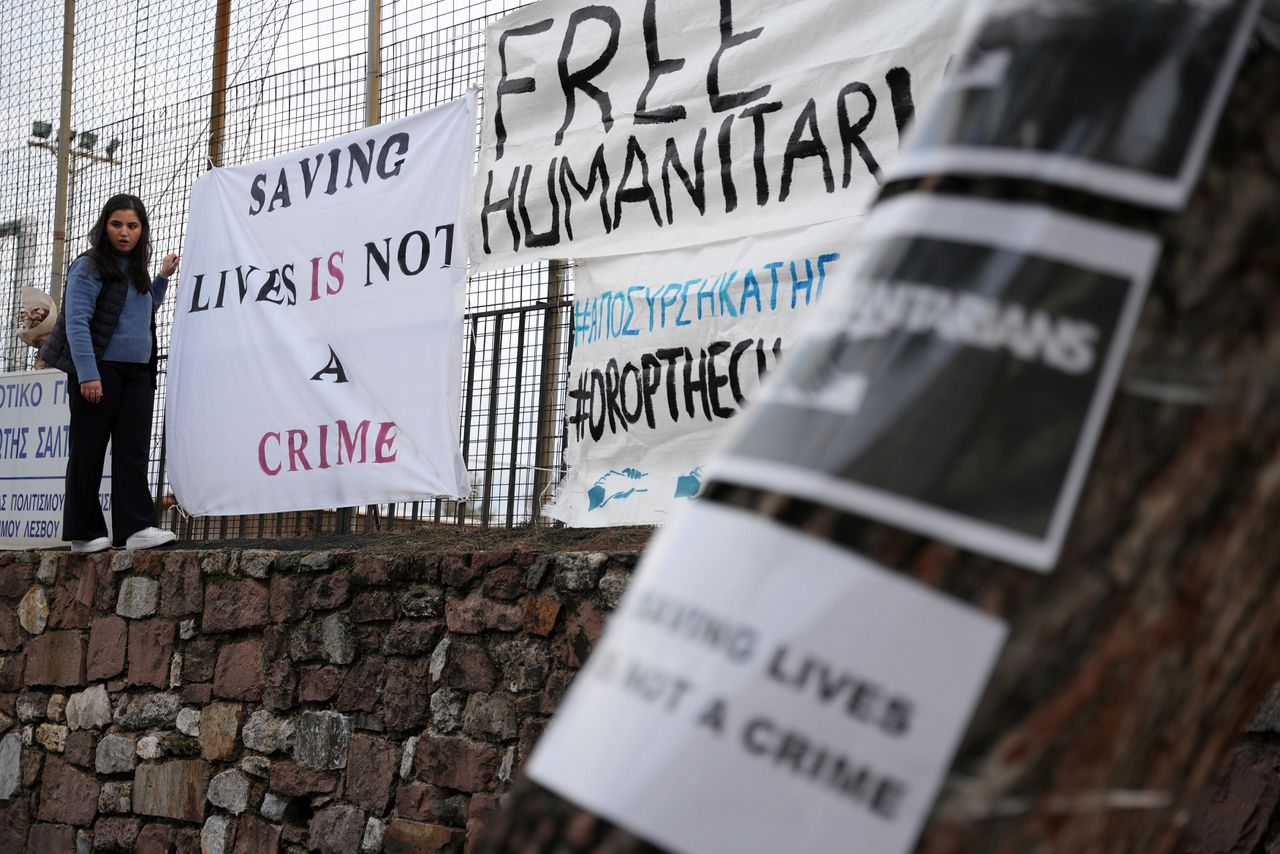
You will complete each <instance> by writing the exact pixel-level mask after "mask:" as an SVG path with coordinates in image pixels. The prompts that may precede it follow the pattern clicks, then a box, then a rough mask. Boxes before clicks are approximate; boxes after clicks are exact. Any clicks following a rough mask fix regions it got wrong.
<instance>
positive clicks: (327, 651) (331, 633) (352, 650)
mask: <svg viewBox="0 0 1280 854" xmlns="http://www.w3.org/2000/svg"><path fill="white" fill-rule="evenodd" d="M318 630H319V641H320V654H321V655H322V656H323V657H324V660H325V661H328V662H329V663H330V664H350V663H351V662H352V661H354V660H355V657H356V645H355V638H354V636H353V635H352V632H351V621H350V620H349V619H347V615H346V614H330V615H329V616H327V617H325V618H324V619H323V620H321V621H320V623H319V626H318Z"/></svg>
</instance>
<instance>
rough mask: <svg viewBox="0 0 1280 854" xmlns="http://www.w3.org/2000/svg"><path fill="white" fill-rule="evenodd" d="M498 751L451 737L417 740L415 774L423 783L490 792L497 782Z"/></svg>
mask: <svg viewBox="0 0 1280 854" xmlns="http://www.w3.org/2000/svg"><path fill="white" fill-rule="evenodd" d="M497 771H498V751H496V750H494V749H493V748H492V747H489V746H487V745H484V744H477V743H476V742H474V741H470V740H468V739H465V738H455V737H452V736H423V737H422V738H420V739H418V750H417V754H416V756H415V757H414V774H415V776H416V777H417V778H418V779H419V780H422V781H423V782H426V783H432V784H434V785H437V786H445V787H447V788H450V789H458V790H459V791H463V792H484V791H487V790H488V789H489V788H490V787H491V786H492V785H493V784H494V782H496V779H497Z"/></svg>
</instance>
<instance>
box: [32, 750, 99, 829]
mask: <svg viewBox="0 0 1280 854" xmlns="http://www.w3.org/2000/svg"><path fill="white" fill-rule="evenodd" d="M98 789H99V787H98V781H97V780H95V779H94V778H93V777H92V776H90V775H89V774H86V773H85V772H83V771H81V770H79V769H78V768H73V767H72V766H71V765H69V764H67V763H66V762H64V761H63V760H62V759H61V758H59V757H57V756H50V757H48V758H47V759H46V760H45V764H44V773H43V774H41V775H40V808H39V810H38V811H37V813H36V817H37V818H38V819H39V820H40V821H53V822H58V823H60V824H73V825H76V826H77V827H87V826H88V825H90V824H92V823H93V819H94V816H96V815H97V813H98Z"/></svg>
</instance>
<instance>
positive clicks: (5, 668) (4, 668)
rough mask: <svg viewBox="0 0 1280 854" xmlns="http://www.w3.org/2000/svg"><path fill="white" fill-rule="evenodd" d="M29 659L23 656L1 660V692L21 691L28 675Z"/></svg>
mask: <svg viewBox="0 0 1280 854" xmlns="http://www.w3.org/2000/svg"><path fill="white" fill-rule="evenodd" d="M26 666H27V657H26V656H25V655H22V654H18V655H6V656H4V657H3V658H0V691H20V690H22V686H23V676H24V675H25V673H26Z"/></svg>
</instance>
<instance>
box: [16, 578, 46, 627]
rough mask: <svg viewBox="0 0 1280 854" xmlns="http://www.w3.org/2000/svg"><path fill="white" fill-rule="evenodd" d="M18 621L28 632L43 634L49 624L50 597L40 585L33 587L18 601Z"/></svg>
mask: <svg viewBox="0 0 1280 854" xmlns="http://www.w3.org/2000/svg"><path fill="white" fill-rule="evenodd" d="M18 623H19V625H21V626H22V628H24V629H26V630H27V634H30V635H38V634H41V633H42V632H43V631H44V630H45V627H46V626H48V625H49V597H48V596H47V595H46V594H45V592H44V588H43V587H41V586H40V585H38V584H37V585H36V586H34V587H32V588H31V589H30V590H28V591H27V592H26V595H25V596H23V597H22V601H21V602H19V603H18Z"/></svg>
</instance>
